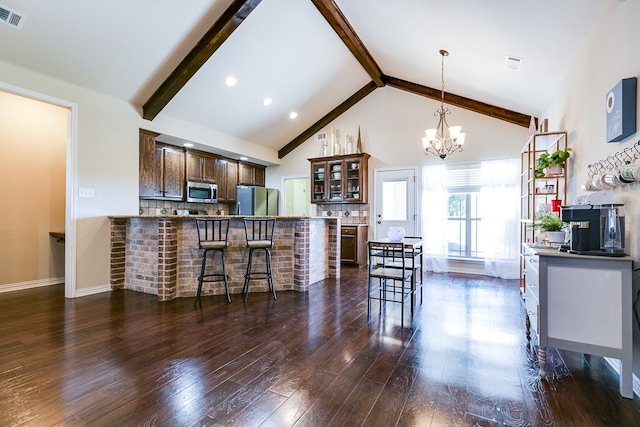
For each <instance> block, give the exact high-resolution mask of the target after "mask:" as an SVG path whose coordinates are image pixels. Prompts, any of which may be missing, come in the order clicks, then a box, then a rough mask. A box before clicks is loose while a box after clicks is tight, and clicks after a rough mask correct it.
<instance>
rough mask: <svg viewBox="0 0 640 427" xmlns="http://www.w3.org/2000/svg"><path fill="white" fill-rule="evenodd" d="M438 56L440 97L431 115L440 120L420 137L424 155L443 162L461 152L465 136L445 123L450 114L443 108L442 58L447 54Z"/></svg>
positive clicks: (457, 127)
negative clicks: (436, 157)
mask: <svg viewBox="0 0 640 427" xmlns="http://www.w3.org/2000/svg"><path fill="white" fill-rule="evenodd" d="M440 55H442V72H441V78H442V95H441V98H440V108H439V109H438V110H437V111H436V112H435V113H433V115H434V116H439V117H440V118H439V120H438V126H437V127H436V128H435V129H427V130H425V131H424V133H425V136H424V137H422V145H423V146H424V154H425V155H428V154H433V155H435V156H438V157H440V158H441V159H442V160H444V159H445V157H447V156H448V155H449V154H451V153H455V152H456V151H462V145H463V144H464V137H465V136H466V134H464V133H460V131H461V130H462V126H449V124H448V123H447V118H446V115H447V114H451V111H449V109H448V108H445V106H444V57H445V56H448V55H449V52H447V51H446V50H444V49H441V50H440Z"/></svg>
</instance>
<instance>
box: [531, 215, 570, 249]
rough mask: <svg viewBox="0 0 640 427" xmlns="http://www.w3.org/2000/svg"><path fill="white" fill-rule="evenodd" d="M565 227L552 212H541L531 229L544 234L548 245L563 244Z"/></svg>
mask: <svg viewBox="0 0 640 427" xmlns="http://www.w3.org/2000/svg"><path fill="white" fill-rule="evenodd" d="M566 225H567V224H566V223H564V222H562V219H560V217H559V216H558V215H556V214H554V213H552V212H543V213H538V215H537V216H536V218H535V220H534V221H533V223H532V224H531V227H532V228H535V229H537V230H540V231H544V232H546V233H547V240H548V241H549V242H550V243H564V241H565V238H566V233H565V232H564V229H565V227H566Z"/></svg>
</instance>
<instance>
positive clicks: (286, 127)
mask: <svg viewBox="0 0 640 427" xmlns="http://www.w3.org/2000/svg"><path fill="white" fill-rule="evenodd" d="M329 2H330V0H326V1H325V2H324V3H329ZM232 3H233V1H232V0H189V1H188V2H175V1H168V0H91V1H86V0H57V1H42V0H0V4H1V5H2V6H4V7H7V8H10V9H14V10H16V11H17V12H19V13H20V14H23V15H25V16H26V18H27V19H26V21H25V23H24V26H23V28H22V29H21V30H17V29H14V28H11V27H9V26H5V25H0V40H1V43H0V60H1V61H6V62H9V63H13V64H15V65H18V66H21V67H24V68H27V69H31V70H35V71H38V72H40V73H43V74H47V75H49V76H52V77H55V78H57V79H60V80H64V81H68V82H71V83H74V84H77V85H79V86H83V87H86V88H88V89H92V90H95V91H98V92H102V93H105V94H108V95H111V96H114V97H117V98H120V99H123V100H126V101H128V102H130V103H131V104H133V105H134V106H136V108H138V109H139V110H140V112H141V114H142V108H141V106H142V105H143V104H145V102H146V101H147V100H148V99H149V98H150V97H151V95H152V94H153V93H154V92H155V91H156V90H157V88H158V87H159V86H160V84H161V83H162V82H163V81H164V80H165V79H166V78H167V76H168V75H169V74H170V73H171V71H172V70H173V69H174V68H176V66H177V65H178V64H179V63H180V62H181V61H182V60H183V58H184V57H185V56H186V55H187V54H188V52H189V51H190V50H191V49H192V48H193V46H194V45H195V44H196V43H197V42H198V40H200V38H201V37H202V36H203V35H204V34H205V33H206V32H207V30H208V29H209V28H210V27H211V26H212V25H213V24H214V22H216V20H218V18H219V17H220V16H221V15H222V14H223V13H224V11H225V10H226V9H227V8H228V7H229V6H230V5H231V4H232ZM611 3H615V0H588V1H585V0H564V1H557V0H538V1H536V2H522V1H514V0H484V1H478V0H448V1H434V0H393V1H391V0H335V4H336V5H337V7H338V8H339V9H340V10H341V11H342V13H343V14H344V16H345V17H346V19H347V21H348V23H349V24H350V25H351V27H352V28H353V29H354V30H355V33H356V34H357V36H358V37H359V38H360V40H361V42H362V45H363V46H364V48H366V49H367V50H368V52H369V53H370V54H371V56H372V57H373V59H374V60H375V61H376V63H377V64H378V66H379V68H380V69H381V71H382V73H383V74H384V75H386V76H392V77H395V78H399V79H402V80H405V81H408V82H413V83H417V84H420V85H424V86H427V87H431V88H434V89H437V90H439V89H440V85H441V83H440V54H439V53H438V51H439V49H446V50H448V51H449V52H450V56H448V57H447V59H446V61H445V80H446V89H445V90H446V91H447V92H448V93H452V94H456V95H460V96H463V97H466V98H470V99H473V100H477V101H480V102H483V103H486V104H490V105H493V106H498V107H502V108H505V109H508V110H512V111H514V112H518V113H522V114H526V115H533V116H539V115H540V114H542V113H543V111H544V109H545V108H546V107H547V106H548V104H549V102H550V100H551V99H552V96H553V93H554V91H555V90H556V88H557V87H558V85H559V84H560V83H559V82H560V81H561V79H562V78H563V77H564V75H565V73H566V70H567V66H568V64H569V63H570V62H571V61H572V58H573V56H574V54H575V53H576V52H577V51H578V50H580V49H582V48H583V47H584V46H583V40H585V39H586V38H585V35H586V34H587V33H588V32H589V31H590V30H591V28H592V26H593V24H594V22H595V20H596V19H597V17H598V15H599V14H600V13H601V12H602V11H603V9H604V8H605V7H606V6H607V5H608V4H609V5H611ZM507 55H512V56H516V57H521V58H523V62H522V67H521V70H520V71H513V70H509V69H506V68H505V66H504V63H505V57H506V56H507ZM229 75H234V76H235V77H236V78H237V79H238V83H237V85H236V86H234V87H228V86H226V85H225V79H226V77H227V76H229ZM1 79H2V77H1V76H0V80H1ZM371 80H372V79H371V76H370V75H369V74H368V73H367V72H366V71H365V70H364V69H363V68H362V66H361V65H360V63H359V62H358V60H356V58H355V57H354V56H353V55H352V53H351V52H350V50H349V49H348V48H347V47H346V46H345V44H344V43H343V42H342V40H341V39H340V37H339V36H338V35H337V34H336V32H335V31H334V30H333V29H332V28H331V26H330V25H329V24H328V23H327V20H326V19H325V18H324V17H323V16H322V14H321V13H320V12H319V11H318V8H317V7H316V6H315V5H314V3H313V2H312V1H311V0H262V1H261V2H260V3H259V4H258V5H257V7H256V8H255V10H253V11H252V12H251V13H250V14H249V16H248V17H247V18H246V19H245V20H244V22H242V23H241V24H240V25H239V26H238V28H237V29H236V30H235V31H234V32H233V33H232V34H231V35H230V36H229V37H228V39H227V40H226V41H225V42H224V43H223V44H222V45H221V47H220V48H219V49H218V50H217V51H216V52H215V53H214V54H213V55H212V56H211V58H210V59H209V60H208V61H207V62H206V63H205V64H204V65H203V66H202V68H200V69H199V70H198V71H197V72H196V73H195V75H194V76H193V77H192V78H191V79H190V80H189V81H188V83H187V84H186V85H185V86H184V87H183V88H182V89H181V90H180V91H179V92H178V93H177V95H176V96H175V97H173V99H172V100H171V101H169V103H168V104H167V105H166V106H165V107H164V108H163V109H162V111H161V112H160V113H159V114H167V115H171V116H174V117H177V118H180V119H184V120H187V121H190V122H193V123H195V124H198V125H202V126H206V127H210V128H213V129H216V130H219V131H222V132H224V133H227V134H230V135H233V136H236V137H238V138H242V139H245V140H248V141H252V142H255V143H257V144H261V145H265V146H268V147H270V148H273V149H276V150H279V149H281V148H283V147H284V146H286V145H287V144H288V143H289V142H291V141H292V140H294V139H295V138H296V137H297V136H299V135H300V134H302V133H303V132H304V131H305V130H307V129H308V128H309V127H310V126H312V125H313V124H314V123H316V122H318V120H320V119H321V118H322V117H323V116H324V115H325V114H327V113H328V112H330V111H331V110H333V109H334V108H336V107H337V106H338V105H340V104H341V103H342V102H344V101H345V100H346V99H348V98H349V97H350V96H352V95H353V94H354V93H356V92H357V91H358V90H360V89H361V88H362V87H363V86H365V85H367V84H368V83H369V82H371ZM264 97H270V98H272V99H273V103H272V105H270V106H269V107H265V106H263V105H262V103H261V102H262V99H263V98H264ZM291 111H296V112H297V113H298V117H297V118H296V119H294V120H292V119H290V118H289V113H290V112H291Z"/></svg>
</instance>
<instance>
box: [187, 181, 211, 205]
mask: <svg viewBox="0 0 640 427" xmlns="http://www.w3.org/2000/svg"><path fill="white" fill-rule="evenodd" d="M187 202H193V203H218V185H217V184H208V183H205V182H193V181H188V182H187Z"/></svg>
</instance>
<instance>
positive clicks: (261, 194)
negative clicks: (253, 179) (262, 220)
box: [236, 185, 279, 216]
mask: <svg viewBox="0 0 640 427" xmlns="http://www.w3.org/2000/svg"><path fill="white" fill-rule="evenodd" d="M237 190H238V191H237V195H236V198H237V203H236V215H262V216H276V215H278V196H279V192H278V190H277V189H275V188H265V187H256V186H253V185H238V189H237Z"/></svg>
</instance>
